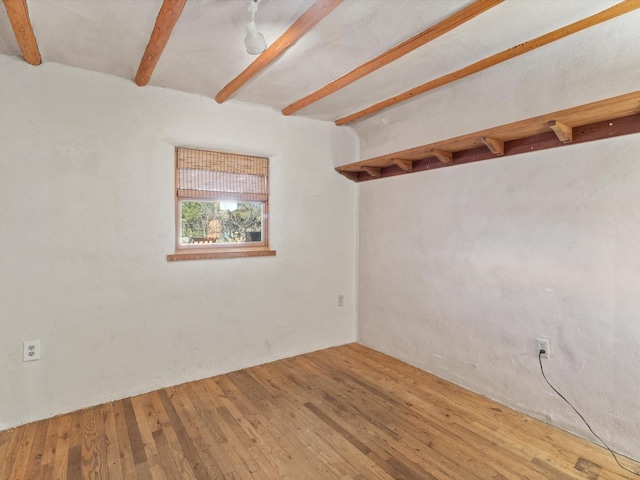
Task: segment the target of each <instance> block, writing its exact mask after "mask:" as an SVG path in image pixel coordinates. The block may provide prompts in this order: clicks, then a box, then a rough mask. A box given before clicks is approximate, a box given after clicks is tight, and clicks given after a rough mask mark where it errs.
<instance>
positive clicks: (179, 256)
mask: <svg viewBox="0 0 640 480" xmlns="http://www.w3.org/2000/svg"><path fill="white" fill-rule="evenodd" d="M275 254H276V251H275V250H269V249H268V248H261V249H256V250H250V249H242V250H240V249H238V250H222V251H220V252H212V251H206V252H197V251H193V250H190V251H185V252H176V253H174V254H173V255H167V261H169V262H177V261H181V260H209V259H212V258H244V257H273V256H275Z"/></svg>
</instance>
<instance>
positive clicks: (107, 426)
mask: <svg viewBox="0 0 640 480" xmlns="http://www.w3.org/2000/svg"><path fill="white" fill-rule="evenodd" d="M100 415H101V416H102V421H103V423H104V442H105V454H106V458H105V460H106V464H107V471H108V475H107V477H106V478H109V479H111V480H124V478H123V476H122V463H121V461H120V459H121V456H120V453H119V450H120V444H119V442H118V433H117V425H116V419H115V412H114V410H113V404H112V403H105V404H104V405H102V406H101V407H100Z"/></svg>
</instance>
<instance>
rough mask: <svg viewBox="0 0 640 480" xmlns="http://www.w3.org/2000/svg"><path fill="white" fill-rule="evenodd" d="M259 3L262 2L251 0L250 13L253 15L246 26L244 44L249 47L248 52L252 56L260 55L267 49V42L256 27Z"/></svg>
mask: <svg viewBox="0 0 640 480" xmlns="http://www.w3.org/2000/svg"><path fill="white" fill-rule="evenodd" d="M258 3H260V0H249V12H250V13H251V20H249V21H248V22H247V23H245V24H244V29H245V32H246V34H247V35H246V36H245V37H244V44H245V46H246V47H247V52H249V53H250V54H251V55H260V54H261V53H262V52H264V51H265V50H266V49H267V42H266V40H265V39H264V36H263V35H262V34H261V33H260V32H258V28H257V27H256V22H255V15H256V12H257V11H258Z"/></svg>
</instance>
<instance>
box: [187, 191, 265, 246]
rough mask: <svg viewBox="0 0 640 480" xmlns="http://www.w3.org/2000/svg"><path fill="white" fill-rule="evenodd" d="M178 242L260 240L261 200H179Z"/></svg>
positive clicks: (223, 242) (194, 243) (221, 242)
mask: <svg viewBox="0 0 640 480" xmlns="http://www.w3.org/2000/svg"><path fill="white" fill-rule="evenodd" d="M180 217H181V219H180V244H181V245H198V244H201V245H206V244H229V243H251V242H253V243H260V242H262V203H260V202H234V201H215V202H214V201H201V202H194V201H188V200H182V201H181V202H180Z"/></svg>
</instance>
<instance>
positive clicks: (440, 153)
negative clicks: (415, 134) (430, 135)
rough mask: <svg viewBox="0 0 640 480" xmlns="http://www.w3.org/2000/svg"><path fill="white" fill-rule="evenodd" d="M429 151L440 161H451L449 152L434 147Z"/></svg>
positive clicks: (451, 156) (451, 154)
mask: <svg viewBox="0 0 640 480" xmlns="http://www.w3.org/2000/svg"><path fill="white" fill-rule="evenodd" d="M429 153H430V154H431V155H433V156H434V157H436V158H437V159H438V160H440V161H441V162H442V163H451V162H452V161H453V153H451V152H447V151H445V150H438V149H437V148H434V149H433V150H430V151H429Z"/></svg>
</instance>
